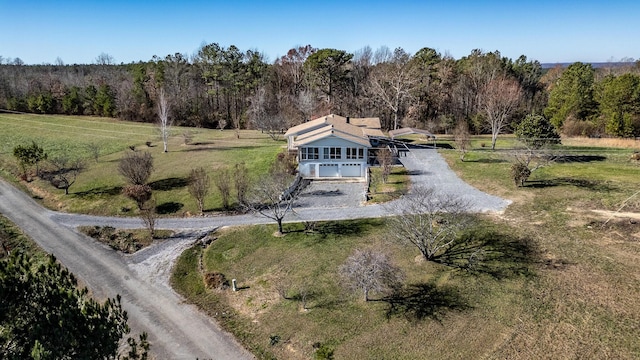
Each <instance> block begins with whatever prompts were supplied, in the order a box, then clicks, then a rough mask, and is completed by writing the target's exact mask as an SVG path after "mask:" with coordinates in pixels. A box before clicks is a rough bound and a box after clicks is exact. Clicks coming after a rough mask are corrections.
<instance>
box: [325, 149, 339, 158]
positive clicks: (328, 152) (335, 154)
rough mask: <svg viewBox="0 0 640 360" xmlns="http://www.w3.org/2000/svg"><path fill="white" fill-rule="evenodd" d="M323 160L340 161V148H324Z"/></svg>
mask: <svg viewBox="0 0 640 360" xmlns="http://www.w3.org/2000/svg"><path fill="white" fill-rule="evenodd" d="M324 158H325V159H341V158H342V148H339V147H326V148H324Z"/></svg>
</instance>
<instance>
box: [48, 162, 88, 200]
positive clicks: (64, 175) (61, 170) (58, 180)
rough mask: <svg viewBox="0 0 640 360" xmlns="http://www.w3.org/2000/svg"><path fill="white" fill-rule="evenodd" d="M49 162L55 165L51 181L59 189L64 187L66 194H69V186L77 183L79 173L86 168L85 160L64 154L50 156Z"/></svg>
mask: <svg viewBox="0 0 640 360" xmlns="http://www.w3.org/2000/svg"><path fill="white" fill-rule="evenodd" d="M49 163H50V164H51V165H52V166H53V172H52V173H50V175H51V176H52V177H51V183H52V184H53V185H54V186H55V187H57V188H58V189H64V194H65V195H69V188H70V187H71V185H73V184H75V183H76V180H77V178H78V174H80V172H82V171H83V170H84V168H85V166H84V161H83V160H82V159H71V158H70V157H69V155H67V154H63V155H59V156H55V157H51V158H49Z"/></svg>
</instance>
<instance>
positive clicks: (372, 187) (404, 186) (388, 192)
mask: <svg viewBox="0 0 640 360" xmlns="http://www.w3.org/2000/svg"><path fill="white" fill-rule="evenodd" d="M370 171H371V172H370V176H371V181H370V182H369V194H368V197H369V203H383V202H387V201H391V200H394V199H397V198H399V197H400V196H402V195H404V194H406V193H407V191H408V190H409V186H410V182H411V181H410V180H409V174H407V170H406V169H405V168H404V167H402V166H395V167H393V168H392V169H391V173H390V174H389V178H388V179H387V182H386V183H385V182H383V181H382V169H381V168H380V167H372V168H370Z"/></svg>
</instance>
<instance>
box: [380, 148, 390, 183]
mask: <svg viewBox="0 0 640 360" xmlns="http://www.w3.org/2000/svg"><path fill="white" fill-rule="evenodd" d="M376 159H377V160H378V163H379V164H380V168H381V170H382V182H383V183H385V184H386V183H387V180H388V179H389V175H390V174H391V167H392V165H393V153H392V152H391V150H389V149H388V148H384V149H380V150H378V155H377V156H376Z"/></svg>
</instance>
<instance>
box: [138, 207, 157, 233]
mask: <svg viewBox="0 0 640 360" xmlns="http://www.w3.org/2000/svg"><path fill="white" fill-rule="evenodd" d="M140 218H141V219H142V221H143V222H144V225H145V226H146V227H147V230H149V236H150V237H151V238H153V237H154V236H155V235H156V220H157V218H158V215H157V213H156V203H155V201H153V200H150V201H148V202H147V203H146V204H145V205H144V206H143V207H142V208H141V209H140Z"/></svg>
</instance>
